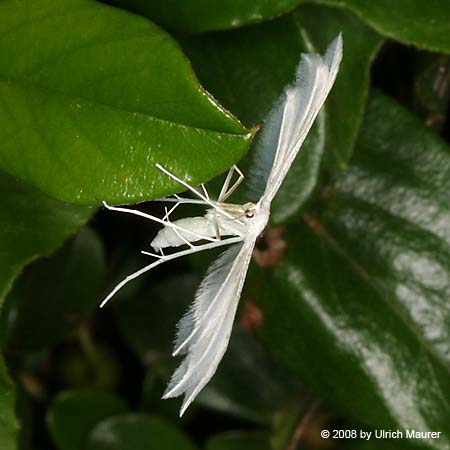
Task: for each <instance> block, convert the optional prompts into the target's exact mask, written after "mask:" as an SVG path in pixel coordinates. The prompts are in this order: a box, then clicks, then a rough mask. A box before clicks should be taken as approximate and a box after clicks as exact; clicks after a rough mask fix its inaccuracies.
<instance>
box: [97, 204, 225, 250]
mask: <svg viewBox="0 0 450 450" xmlns="http://www.w3.org/2000/svg"><path fill="white" fill-rule="evenodd" d="M103 206H104V207H105V208H107V209H109V210H110V211H117V212H124V213H127V214H134V215H135V216H140V217H143V218H144V219H149V220H152V221H153V222H157V223H160V224H161V225H164V226H165V227H169V228H172V229H173V230H179V231H186V230H185V229H184V228H182V227H180V226H178V225H177V224H176V223H172V222H170V221H167V219H165V220H163V219H160V218H159V217H156V216H152V215H151V214H147V213H144V212H142V211H139V210H138V209H128V208H118V207H116V206H110V205H108V204H107V203H106V202H103ZM189 233H191V234H192V235H194V236H197V237H199V238H200V239H205V240H207V241H210V242H216V241H217V239H215V238H210V237H209V236H204V235H203V234H200V233H197V232H195V231H191V230H189Z"/></svg>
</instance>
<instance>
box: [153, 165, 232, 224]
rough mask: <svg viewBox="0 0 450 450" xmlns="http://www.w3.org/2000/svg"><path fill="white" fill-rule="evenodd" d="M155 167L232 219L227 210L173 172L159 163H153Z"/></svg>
mask: <svg viewBox="0 0 450 450" xmlns="http://www.w3.org/2000/svg"><path fill="white" fill-rule="evenodd" d="M155 166H156V168H157V169H159V170H160V171H161V172H163V173H165V174H166V175H167V176H168V177H170V178H172V179H173V180H175V181H177V182H178V183H180V184H181V185H182V186H184V187H185V188H186V189H189V190H190V191H191V192H193V193H194V194H195V195H196V196H197V197H199V198H200V199H202V200H203V201H204V202H205V203H207V204H208V205H210V206H211V207H212V208H214V209H215V210H216V211H219V212H220V214H222V215H224V216H226V217H228V218H229V219H232V218H233V216H232V215H231V214H229V213H228V212H227V211H225V210H224V209H222V208H221V207H220V206H219V205H218V204H217V203H216V202H213V201H212V200H210V199H208V198H206V197H205V196H204V195H203V194H202V193H201V192H199V191H197V189H195V188H193V187H192V186H191V185H190V184H188V183H186V182H185V181H183V180H182V179H181V178H178V177H177V176H176V175H174V174H173V173H171V172H169V171H168V170H167V169H165V168H164V167H163V166H162V165H161V164H158V163H157V164H155Z"/></svg>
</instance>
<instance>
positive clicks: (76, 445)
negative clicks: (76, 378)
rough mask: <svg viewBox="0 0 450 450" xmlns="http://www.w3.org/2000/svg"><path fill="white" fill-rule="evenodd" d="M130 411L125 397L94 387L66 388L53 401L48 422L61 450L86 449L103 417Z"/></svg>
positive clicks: (56, 443)
mask: <svg viewBox="0 0 450 450" xmlns="http://www.w3.org/2000/svg"><path fill="white" fill-rule="evenodd" d="M126 411H127V407H126V405H125V403H124V401H123V400H122V399H121V398H119V397H116V396H114V395H112V394H109V393H106V392H102V391H94V390H92V391H91V390H74V391H64V392H62V393H61V394H59V395H58V396H57V397H56V398H55V399H54V400H53V402H52V405H51V407H50V410H49V413H48V416H47V423H48V427H49V430H50V433H51V435H52V438H53V441H54V443H55V445H57V446H58V448H60V449H61V450H84V449H85V448H86V441H87V437H88V435H89V433H90V432H91V430H92V429H93V428H94V427H95V426H96V425H97V424H98V423H99V422H101V421H102V420H105V419H107V418H109V417H112V416H115V415H118V414H123V413H125V412H126Z"/></svg>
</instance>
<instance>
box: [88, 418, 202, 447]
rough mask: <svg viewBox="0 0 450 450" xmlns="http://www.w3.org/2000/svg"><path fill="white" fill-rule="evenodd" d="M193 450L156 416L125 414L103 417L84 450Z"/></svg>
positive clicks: (187, 441) (173, 428) (189, 443)
mask: <svg viewBox="0 0 450 450" xmlns="http://www.w3.org/2000/svg"><path fill="white" fill-rule="evenodd" d="M125 448H126V449H127V450H174V449H176V450H195V449H196V446H195V445H194V444H193V443H192V442H191V441H190V440H189V438H188V437H187V436H186V435H185V434H184V433H182V432H181V431H180V430H178V429H177V428H175V427H173V426H171V425H168V424H167V423H165V422H164V421H163V420H161V419H159V418H156V417H148V416H145V415H143V414H140V415H138V414H127V415H122V416H118V417H113V418H111V419H107V420H104V421H103V422H101V423H100V424H99V425H97V426H96V427H95V428H94V430H93V431H92V433H91V434H90V436H89V440H88V444H87V446H86V450H123V449H125Z"/></svg>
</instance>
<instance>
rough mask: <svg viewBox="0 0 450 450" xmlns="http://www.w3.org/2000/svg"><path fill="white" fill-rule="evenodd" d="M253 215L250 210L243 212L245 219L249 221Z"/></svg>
mask: <svg viewBox="0 0 450 450" xmlns="http://www.w3.org/2000/svg"><path fill="white" fill-rule="evenodd" d="M254 215H255V213H254V212H253V211H251V210H250V209H247V211H245V217H247V219H251V218H252V217H253V216H254Z"/></svg>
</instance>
